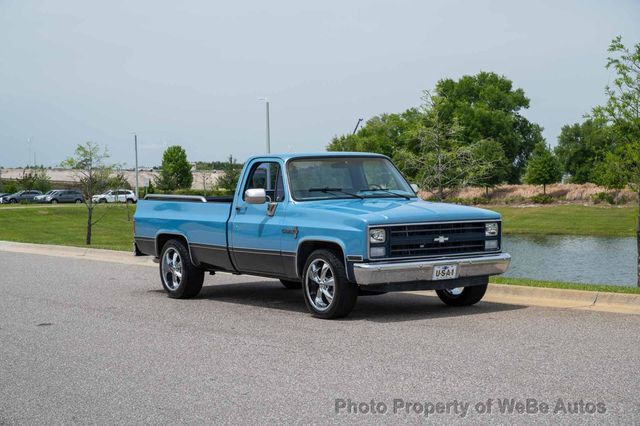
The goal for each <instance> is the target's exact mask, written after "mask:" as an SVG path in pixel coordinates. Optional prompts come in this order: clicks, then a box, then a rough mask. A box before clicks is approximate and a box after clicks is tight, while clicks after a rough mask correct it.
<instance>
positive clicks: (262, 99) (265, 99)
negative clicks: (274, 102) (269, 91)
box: [258, 96, 269, 102]
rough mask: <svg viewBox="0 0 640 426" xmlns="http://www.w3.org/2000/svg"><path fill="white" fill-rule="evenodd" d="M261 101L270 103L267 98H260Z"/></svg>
mask: <svg viewBox="0 0 640 426" xmlns="http://www.w3.org/2000/svg"><path fill="white" fill-rule="evenodd" d="M258 100H259V101H265V102H269V99H267V97H266V96H265V97H262V98H258Z"/></svg>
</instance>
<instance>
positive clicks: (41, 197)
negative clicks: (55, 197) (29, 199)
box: [33, 189, 58, 203]
mask: <svg viewBox="0 0 640 426" xmlns="http://www.w3.org/2000/svg"><path fill="white" fill-rule="evenodd" d="M56 191H58V190H57V189H52V190H50V191H47V192H45V193H44V194H42V195H36V196H35V197H33V201H34V202H36V203H44V202H45V201H44V199H45V197H47V196H49V195H51V194H53V193H54V192H56Z"/></svg>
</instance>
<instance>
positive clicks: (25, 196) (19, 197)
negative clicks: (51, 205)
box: [0, 189, 42, 203]
mask: <svg viewBox="0 0 640 426" xmlns="http://www.w3.org/2000/svg"><path fill="white" fill-rule="evenodd" d="M41 194H42V192H41V191H36V190H34V189H31V190H24V191H18V192H16V193H14V194H9V195H5V196H4V197H2V198H0V202H1V203H19V202H21V201H26V202H28V203H30V202H32V201H33V199H34V198H35V196H36V195H41Z"/></svg>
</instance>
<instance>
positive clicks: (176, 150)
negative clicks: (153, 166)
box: [156, 145, 193, 191]
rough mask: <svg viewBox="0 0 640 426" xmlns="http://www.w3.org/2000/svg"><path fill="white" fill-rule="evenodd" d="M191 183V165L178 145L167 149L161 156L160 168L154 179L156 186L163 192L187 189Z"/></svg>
mask: <svg viewBox="0 0 640 426" xmlns="http://www.w3.org/2000/svg"><path fill="white" fill-rule="evenodd" d="M192 183H193V174H192V173H191V164H190V163H189V161H187V153H186V151H185V150H184V148H182V147H181V146H180V145H173V146H170V147H169V148H167V149H166V150H165V151H164V154H162V168H161V170H160V174H159V175H158V177H157V178H156V186H157V187H158V189H161V190H163V191H173V190H176V189H189V188H191V184H192Z"/></svg>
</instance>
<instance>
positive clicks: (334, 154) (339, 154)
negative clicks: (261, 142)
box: [247, 151, 388, 161]
mask: <svg viewBox="0 0 640 426" xmlns="http://www.w3.org/2000/svg"><path fill="white" fill-rule="evenodd" d="M342 156H348V157H381V158H388V157H387V156H386V155H382V154H376V153H373V152H345V151H330V152H326V151H325V152H309V153H298V154H294V153H279V154H273V153H272V154H263V155H253V156H251V157H249V158H248V159H247V161H251V160H253V159H254V158H279V159H281V160H284V161H287V160H291V159H295V158H317V157H342Z"/></svg>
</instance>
